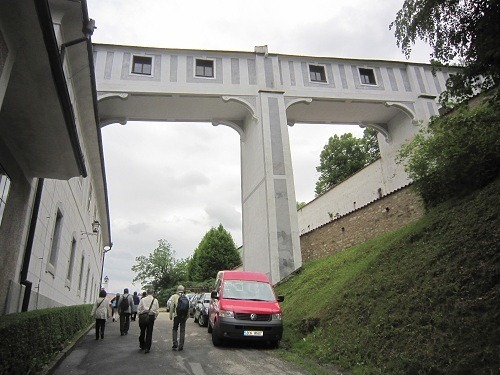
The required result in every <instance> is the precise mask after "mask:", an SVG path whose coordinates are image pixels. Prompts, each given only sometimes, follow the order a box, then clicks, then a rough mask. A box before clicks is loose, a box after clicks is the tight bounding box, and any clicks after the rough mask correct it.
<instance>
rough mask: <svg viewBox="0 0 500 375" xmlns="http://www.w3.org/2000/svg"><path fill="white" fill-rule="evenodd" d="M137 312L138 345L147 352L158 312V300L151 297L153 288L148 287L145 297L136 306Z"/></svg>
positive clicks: (149, 348)
mask: <svg viewBox="0 0 500 375" xmlns="http://www.w3.org/2000/svg"><path fill="white" fill-rule="evenodd" d="M137 313H138V314H139V328H140V329H141V334H140V335H139V347H140V348H141V350H144V353H149V351H150V350H151V341H152V340H153V327H154V325H155V320H156V317H157V316H158V314H159V313H160V306H159V305H158V300H157V299H156V298H154V297H153V290H152V289H148V292H147V295H146V297H143V298H142V299H141V301H140V302H139V306H138V307H137Z"/></svg>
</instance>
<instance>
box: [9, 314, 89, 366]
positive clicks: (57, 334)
mask: <svg viewBox="0 0 500 375" xmlns="http://www.w3.org/2000/svg"><path fill="white" fill-rule="evenodd" d="M91 309H92V306H91V305H79V306H66V307H55V308H50V309H44V310H36V311H29V312H25V313H18V314H9V315H4V316H3V317H2V319H1V321H0V337H1V338H2V344H1V345H0V374H2V375H3V374H9V375H10V374H31V373H36V372H39V371H41V370H42V368H43V366H44V365H46V364H48V363H49V362H50V361H51V360H52V359H53V358H54V357H55V355H56V354H57V353H59V352H60V351H61V350H62V349H64V347H65V346H66V345H67V344H68V342H70V341H71V340H72V339H73V338H74V337H75V335H76V334H77V333H78V332H80V331H81V330H83V329H84V328H87V327H88V326H89V325H90V324H91V323H92V321H93V319H92V318H91V317H90V311H91Z"/></svg>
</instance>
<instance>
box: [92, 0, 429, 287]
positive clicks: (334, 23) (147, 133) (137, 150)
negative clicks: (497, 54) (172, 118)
mask: <svg viewBox="0 0 500 375" xmlns="http://www.w3.org/2000/svg"><path fill="white" fill-rule="evenodd" d="M87 1H88V8H89V17H90V18H92V19H94V20H95V21H96V27H97V29H96V30H95V32H94V35H93V37H92V41H93V42H94V43H109V44H123V45H137V46H151V47H164V48H186V49H207V50H223V51H248V52H252V51H253V49H254V46H259V45H268V48H269V52H270V53H280V54H290V55H306V56H327V57H353V58H367V59H383V60H405V58H404V56H403V54H402V53H401V52H400V50H399V49H398V48H397V46H396V42H395V39H394V36H393V31H390V30H389V24H390V23H391V22H392V21H393V20H394V18H395V17H396V12H397V11H398V10H399V9H400V7H401V5H402V4H403V0H384V1H373V0H349V1H338V0H325V1H318V0H312V1H309V2H303V1H300V2H299V1H295V0H286V1H284V0H274V1H269V0H267V1H262V0H253V1H251V2H249V1H240V0H217V1H213V2H206V1H199V0H192V1H183V0H175V1H171V0H157V1H154V0H148V1H137V0H87ZM429 52H430V49H429V48H428V47H426V46H425V45H423V44H418V45H417V46H416V47H415V48H414V52H413V53H412V55H411V58H410V60H411V61H417V62H428V61H429ZM288 129H289V135H290V144H291V154H292V163H293V170H294V180H295V190H296V198H297V201H300V202H308V201H310V200H312V199H313V198H314V186H315V182H316V180H317V177H318V173H317V172H316V166H317V165H319V154H320V152H321V150H322V148H323V146H324V145H325V144H326V143H327V141H328V138H329V137H331V136H333V135H334V134H342V133H344V132H351V133H353V134H354V135H356V136H358V137H361V136H362V129H360V128H359V127H357V126H341V125H311V124H308V125H301V124H296V125H295V126H293V127H289V128H288ZM102 136H103V144H104V159H105V163H106V166H105V167H106V174H107V183H108V194H109V205H110V216H111V235H112V241H113V248H112V250H111V251H110V252H108V253H107V255H106V260H105V264H104V275H107V276H108V277H109V279H110V282H109V290H108V291H110V292H121V291H122V290H123V288H125V287H127V288H129V289H131V290H140V285H133V284H132V279H133V278H134V276H135V275H134V273H133V272H132V271H131V269H130V268H131V267H132V265H134V264H135V257H137V256H139V255H148V254H149V253H151V252H152V251H153V250H154V249H155V248H156V247H157V245H158V240H159V239H166V240H167V241H168V242H169V243H170V244H171V245H172V248H173V250H174V251H175V253H176V257H177V258H178V259H180V258H187V257H189V256H191V255H192V254H193V251H194V249H195V248H196V247H197V246H198V244H199V242H200V240H201V239H202V237H203V235H204V234H205V233H206V232H207V231H208V230H210V228H211V227H213V226H218V225H219V224H222V225H223V226H224V228H226V229H227V230H228V231H229V232H230V233H231V235H232V236H233V239H234V240H235V243H236V245H237V246H241V245H242V234H241V196H240V194H241V189H240V150H239V136H238V134H237V133H236V132H235V131H234V130H233V129H230V128H228V127H225V126H218V127H213V126H212V125H211V124H208V123H204V124H193V123H143V122H129V123H127V124H126V125H124V126H122V125H119V124H113V125H110V126H106V127H105V128H103V131H102Z"/></svg>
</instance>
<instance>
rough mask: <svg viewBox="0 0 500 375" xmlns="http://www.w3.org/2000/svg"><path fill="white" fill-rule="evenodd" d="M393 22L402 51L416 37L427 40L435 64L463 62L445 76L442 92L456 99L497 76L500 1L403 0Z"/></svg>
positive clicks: (491, 82)
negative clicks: (445, 89) (447, 77)
mask: <svg viewBox="0 0 500 375" xmlns="http://www.w3.org/2000/svg"><path fill="white" fill-rule="evenodd" d="M393 27H394V35H395V37H396V40H397V45H398V47H400V48H401V49H402V50H403V52H404V54H405V55H406V57H407V58H408V57H409V56H410V53H411V47H412V46H413V45H414V44H415V41H416V40H417V39H421V40H423V41H424V42H426V43H428V44H429V45H430V46H431V48H432V50H433V52H432V55H431V57H432V60H433V64H434V65H435V66H436V67H439V66H441V65H445V64H449V63H452V62H454V61H459V62H460V65H462V66H463V67H464V69H463V70H460V71H458V72H457V74H454V75H452V76H451V77H450V79H449V80H448V82H447V84H446V86H447V92H445V93H444V95H443V96H442V97H441V99H440V101H441V103H442V104H443V105H446V104H447V103H448V101H449V100H450V98H451V97H454V98H455V99H457V100H458V101H459V102H461V101H463V100H464V99H467V98H469V97H471V96H472V95H473V92H474V89H478V88H481V89H487V88H490V87H492V86H496V85H498V83H499V82H500V39H499V38H498V35H499V34H500V2H498V1H491V0H476V1H457V0H440V1H437V0H405V2H404V4H403V7H402V8H401V10H399V11H398V13H397V16H396V19H395V20H394V22H392V23H391V24H390V26H389V28H393Z"/></svg>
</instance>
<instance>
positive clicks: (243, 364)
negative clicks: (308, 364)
mask: <svg viewBox="0 0 500 375" xmlns="http://www.w3.org/2000/svg"><path fill="white" fill-rule="evenodd" d="M139 333H140V330H139V322H138V320H137V321H135V322H130V330H129V332H128V335H125V336H121V335H120V323H119V322H118V321H117V322H113V321H112V320H111V319H108V321H107V323H106V330H105V333H104V339H103V340H101V339H99V340H96V339H95V330H94V328H92V329H91V330H90V331H89V332H88V333H87V334H86V335H84V337H82V339H81V340H80V341H79V342H78V343H77V344H76V345H75V346H74V348H73V350H72V351H71V353H70V354H69V355H68V356H67V357H66V358H64V360H62V362H61V363H60V364H59V365H58V366H56V367H55V368H54V369H53V371H52V374H55V375H72V374H78V375H87V374H99V375H100V374H105V375H123V374H126V373H140V374H183V375H234V374H239V375H256V374H266V375H274V374H287V375H304V374H307V373H308V372H307V371H304V370H302V369H299V368H297V367H296V366H294V365H292V364H291V363H288V362H285V361H283V360H281V359H279V358H277V357H276V356H275V355H273V350H272V349H269V348H268V346H267V345H265V344H262V345H260V344H257V343H255V344H250V345H249V343H248V342H245V343H239V344H238V343H237V342H231V343H230V345H224V346H222V347H218V348H216V347H214V346H213V345H212V340H211V335H209V334H208V333H207V328H206V327H200V326H198V324H195V323H194V322H193V319H188V320H187V322H186V340H185V343H184V350H183V351H181V352H178V351H175V350H172V321H171V320H170V319H169V314H168V313H166V312H161V313H160V314H159V315H158V318H157V319H156V321H155V326H154V330H153V343H152V345H151V351H150V352H149V353H145V352H144V351H143V350H140V348H139Z"/></svg>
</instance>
